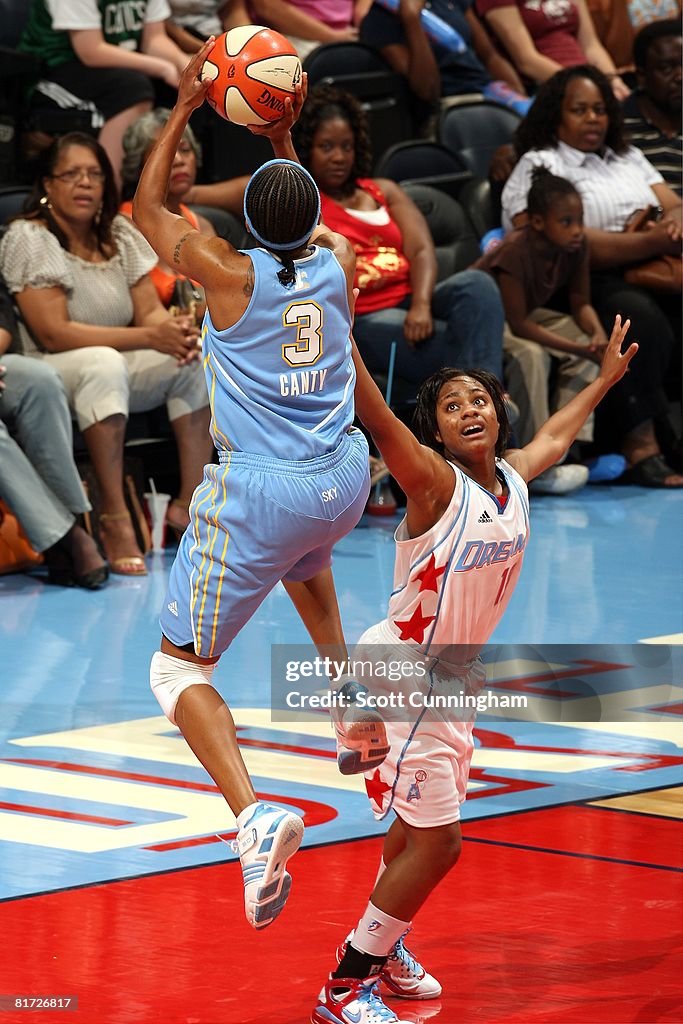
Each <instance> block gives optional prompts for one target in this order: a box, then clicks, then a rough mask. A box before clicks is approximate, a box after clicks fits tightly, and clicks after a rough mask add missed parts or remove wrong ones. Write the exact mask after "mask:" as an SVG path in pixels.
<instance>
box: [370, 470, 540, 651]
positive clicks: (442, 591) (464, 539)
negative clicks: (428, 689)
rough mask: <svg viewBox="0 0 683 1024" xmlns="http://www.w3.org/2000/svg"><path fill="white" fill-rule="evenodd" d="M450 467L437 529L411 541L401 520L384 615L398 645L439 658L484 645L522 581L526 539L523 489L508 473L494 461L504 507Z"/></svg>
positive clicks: (526, 506) (511, 472) (514, 474)
mask: <svg viewBox="0 0 683 1024" xmlns="http://www.w3.org/2000/svg"><path fill="white" fill-rule="evenodd" d="M450 465H451V466H452V468H453V471H454V473H455V477H456V481H455V489H454V492H453V497H452V498H451V501H450V504H449V506H448V508H447V509H446V511H445V512H444V514H443V515H442V516H441V519H440V520H439V521H438V523H436V524H435V525H434V526H433V527H432V528H431V529H430V530H428V531H427V532H426V533H423V534H422V535H421V536H420V537H414V538H410V537H409V536H408V532H407V528H406V520H405V519H404V520H403V522H402V523H401V524H400V525H399V527H398V529H397V531H396V538H395V539H396V564H395V568H394V590H393V593H392V595H391V597H390V599H389V610H388V614H387V626H388V628H389V630H390V631H391V632H392V633H393V635H394V636H395V637H396V638H397V639H398V640H402V641H404V642H406V643H409V644H410V645H411V646H413V647H416V648H418V649H419V650H420V651H421V652H422V653H423V654H425V655H435V656H439V655H440V656H441V657H443V653H444V652H443V647H445V646H447V645H452V644H458V645H460V644H462V645H483V644H485V643H487V642H488V640H489V638H490V636H491V634H492V632H493V630H494V629H495V628H496V626H497V624H498V622H499V620H500V618H501V616H502V614H503V612H504V611H505V608H506V606H507V603H508V601H509V600H510V596H511V594H512V591H513V590H514V588H515V584H516V583H517V579H518V578H519V574H520V571H521V568H522V559H523V557H524V549H525V547H526V543H527V540H528V537H529V496H528V491H527V486H526V484H525V482H524V480H523V479H522V477H521V476H520V475H519V473H517V472H516V471H515V470H514V469H513V468H512V466H509V465H508V464H507V462H505V461H504V460H502V459H498V460H497V461H496V468H497V470H498V471H499V473H501V474H502V475H503V476H504V478H505V481H506V483H507V488H508V492H509V493H508V498H507V501H506V502H505V505H504V506H501V503H500V502H499V500H498V498H496V497H495V495H493V494H491V493H490V491H487V490H485V489H484V488H483V487H481V486H480V485H479V484H478V483H476V482H475V481H474V480H472V479H471V478H470V477H468V476H467V474H466V473H463V472H462V470H461V469H459V468H458V467H457V466H454V465H453V464H452V463H450ZM435 647H439V648H442V650H441V651H437V650H435V649H434V648H435Z"/></svg>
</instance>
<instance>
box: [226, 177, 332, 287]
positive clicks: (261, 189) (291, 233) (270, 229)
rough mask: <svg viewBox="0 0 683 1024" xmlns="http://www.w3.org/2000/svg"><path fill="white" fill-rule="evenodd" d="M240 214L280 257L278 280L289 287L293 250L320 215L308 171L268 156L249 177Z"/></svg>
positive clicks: (305, 236) (316, 196)
mask: <svg viewBox="0 0 683 1024" xmlns="http://www.w3.org/2000/svg"><path fill="white" fill-rule="evenodd" d="M244 218H245V220H246V222H247V228H248V229H249V231H250V232H251V234H252V235H253V236H254V238H256V240H257V241H259V242H261V244H262V245H264V246H265V247H266V249H270V250H273V251H274V252H275V254H276V255H277V256H278V257H279V258H280V259H281V260H282V262H283V263H284V268H283V269H282V270H281V271H280V272H279V273H278V275H277V276H278V280H279V281H280V283H281V284H283V285H285V287H291V286H292V285H293V284H294V281H295V279H296V269H295V267H294V258H293V257H294V253H295V252H296V251H297V250H298V249H300V248H301V246H302V245H304V243H305V242H307V241H308V239H309V238H310V237H311V234H312V233H313V230H314V228H315V226H316V224H317V223H318V221H319V219H320V193H319V192H318V186H317V185H316V183H315V182H314V180H313V178H312V177H311V175H310V174H309V173H308V171H307V170H306V169H305V168H303V167H302V166H301V165H300V164H296V163H294V162H293V161H291V160H270V161H269V162H268V163H266V164H264V165H263V166H262V167H260V168H259V169H258V170H257V171H255V172H254V174H253V175H252V176H251V178H250V179H249V183H248V185H247V188H246V190H245V193H244Z"/></svg>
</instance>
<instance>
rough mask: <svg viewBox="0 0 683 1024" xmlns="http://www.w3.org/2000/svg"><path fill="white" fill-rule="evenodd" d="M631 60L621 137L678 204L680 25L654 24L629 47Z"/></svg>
mask: <svg viewBox="0 0 683 1024" xmlns="http://www.w3.org/2000/svg"><path fill="white" fill-rule="evenodd" d="M633 59H634V61H635V65H636V75H637V81H638V88H637V89H636V90H635V92H633V93H632V94H631V96H629V98H628V99H627V100H626V102H625V103H624V129H625V131H626V136H627V138H628V141H629V142H630V143H631V145H632V146H637V147H638V149H639V150H641V152H642V153H644V154H645V156H646V157H647V159H648V160H649V161H650V163H651V164H652V166H653V167H655V168H656V169H657V170H658V171H659V173H660V174H661V175H662V177H663V179H664V181H665V182H666V184H667V185H668V186H669V187H670V188H671V190H672V191H673V192H675V193H676V195H677V196H678V197H679V198H683V133H682V132H681V64H682V62H683V36H682V34H681V22H680V19H678V20H669V21H656V22H654V24H652V25H648V26H647V28H643V29H641V30H640V32H639V33H638V35H637V36H636V39H635V43H634V46H633Z"/></svg>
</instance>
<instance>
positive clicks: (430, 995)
mask: <svg viewBox="0 0 683 1024" xmlns="http://www.w3.org/2000/svg"><path fill="white" fill-rule="evenodd" d="M409 931H410V928H408V929H406V931H405V932H404V933H403V935H402V936H401V938H400V939H399V940H398V942H396V943H395V944H394V947H393V949H392V950H391V953H389V956H388V957H387V960H386V963H385V964H384V966H383V967H382V970H381V971H380V972H379V980H380V981H381V982H382V985H384V986H385V988H387V989H388V990H389V992H390V994H391V995H392V996H400V997H401V998H403V999H437V998H438V996H440V995H441V985H440V983H439V982H438V981H437V980H436V978H435V977H434V976H433V975H431V974H428V973H427V971H426V970H425V969H424V967H423V966H422V964H421V963H420V962H419V960H418V959H417V958H416V957H415V956H413V954H412V953H411V952H410V950H409V949H406V947H405V945H404V944H403V940H404V939H405V937H406V935H407V934H408V932H409ZM353 934H354V933H353V932H351V933H350V934H349V935H347V937H346V941H345V942H343V943H342V944H341V946H338V947H337V963H338V964H340V963H341V962H342V959H343V957H344V954H345V953H346V946H347V943H349V942H351V941H352V940H353Z"/></svg>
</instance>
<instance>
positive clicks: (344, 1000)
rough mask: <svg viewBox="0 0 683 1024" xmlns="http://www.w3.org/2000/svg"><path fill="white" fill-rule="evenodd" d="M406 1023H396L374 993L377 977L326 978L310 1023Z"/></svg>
mask: <svg viewBox="0 0 683 1024" xmlns="http://www.w3.org/2000/svg"><path fill="white" fill-rule="evenodd" d="M337 1021H338V1022H339V1024H410V1022H409V1021H405V1020H399V1018H398V1017H397V1016H396V1014H395V1013H394V1011H393V1010H390V1009H389V1007H388V1006H386V1005H385V1004H384V1003H383V1002H382V999H381V997H380V995H379V993H378V991H377V978H376V977H372V978H366V979H365V980H362V979H360V978H330V979H329V981H328V982H326V984H325V985H323V988H322V990H321V992H320V995H319V996H318V1004H317V1006H316V1007H315V1008H314V1010H313V1013H312V1014H311V1024H336V1022H337Z"/></svg>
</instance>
